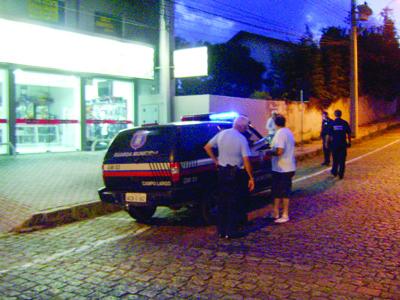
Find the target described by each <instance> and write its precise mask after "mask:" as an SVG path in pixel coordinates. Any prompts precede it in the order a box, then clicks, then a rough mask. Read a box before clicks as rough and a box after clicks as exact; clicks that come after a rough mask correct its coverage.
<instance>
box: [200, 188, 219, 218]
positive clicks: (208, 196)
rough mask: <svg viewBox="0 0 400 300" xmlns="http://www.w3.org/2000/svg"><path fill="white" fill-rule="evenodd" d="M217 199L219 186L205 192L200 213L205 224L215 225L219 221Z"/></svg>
mask: <svg viewBox="0 0 400 300" xmlns="http://www.w3.org/2000/svg"><path fill="white" fill-rule="evenodd" d="M217 200H218V190H217V188H212V189H211V190H209V191H207V192H205V193H203V196H202V199H201V203H200V215H201V220H202V222H203V223H204V224H205V225H213V224H216V223H217V213H218V210H217Z"/></svg>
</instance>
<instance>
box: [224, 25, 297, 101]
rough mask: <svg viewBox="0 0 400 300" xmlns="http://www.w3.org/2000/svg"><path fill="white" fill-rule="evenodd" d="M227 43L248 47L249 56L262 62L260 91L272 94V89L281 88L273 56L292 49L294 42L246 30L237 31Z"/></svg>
mask: <svg viewBox="0 0 400 300" xmlns="http://www.w3.org/2000/svg"><path fill="white" fill-rule="evenodd" d="M228 43H235V44H239V45H242V46H245V47H247V48H249V49H250V56H251V57H252V58H253V59H255V60H256V61H258V62H261V63H263V64H264V66H265V69H266V71H265V72H264V74H263V75H262V77H263V80H264V83H263V84H262V86H261V91H264V92H269V93H270V94H272V91H273V89H280V88H282V81H281V79H280V77H279V70H277V69H276V68H275V66H274V58H275V57H278V56H280V55H282V54H283V53H287V52H290V51H291V50H293V48H294V47H295V44H293V43H290V42H287V41H282V40H278V39H275V38H270V37H267V36H263V35H259V34H255V33H250V32H247V31H240V32H238V33H237V34H236V35H235V36H233V37H232V39H230V40H229V41H228Z"/></svg>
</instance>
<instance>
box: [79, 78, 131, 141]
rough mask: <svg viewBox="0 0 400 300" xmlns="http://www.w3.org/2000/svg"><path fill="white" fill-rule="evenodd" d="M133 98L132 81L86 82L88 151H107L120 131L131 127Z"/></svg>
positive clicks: (97, 80) (95, 80)
mask: <svg viewBox="0 0 400 300" xmlns="http://www.w3.org/2000/svg"><path fill="white" fill-rule="evenodd" d="M133 96H134V84H133V82H131V81H119V80H109V79H101V78H95V79H87V80H86V81H85V103H86V141H87V147H91V148H93V149H102V148H105V147H106V146H107V144H108V142H109V141H110V140H111V139H112V138H113V137H114V136H115V135H116V134H117V133H118V132H119V131H120V130H122V129H125V128H129V127H132V124H133V99H134V98H133Z"/></svg>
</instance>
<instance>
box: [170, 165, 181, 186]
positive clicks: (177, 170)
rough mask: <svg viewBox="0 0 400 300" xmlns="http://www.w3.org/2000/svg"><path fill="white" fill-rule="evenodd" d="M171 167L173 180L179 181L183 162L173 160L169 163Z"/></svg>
mask: <svg viewBox="0 0 400 300" xmlns="http://www.w3.org/2000/svg"><path fill="white" fill-rule="evenodd" d="M169 166H170V169H171V179H172V182H174V183H177V182H179V180H180V179H181V164H180V163H178V162H172V163H170V164H169Z"/></svg>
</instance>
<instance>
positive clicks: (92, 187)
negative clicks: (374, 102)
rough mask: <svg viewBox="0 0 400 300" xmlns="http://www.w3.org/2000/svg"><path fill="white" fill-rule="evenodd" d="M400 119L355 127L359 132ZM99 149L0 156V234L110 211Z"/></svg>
mask: <svg viewBox="0 0 400 300" xmlns="http://www.w3.org/2000/svg"><path fill="white" fill-rule="evenodd" d="M398 124H400V118H395V119H391V120H386V121H383V122H380V123H376V124H371V125H368V126H363V127H361V128H360V133H361V135H362V136H368V135H370V134H373V133H375V132H379V131H382V130H385V129H386V128H388V127H393V126H396V125H398ZM319 153H321V144H320V141H314V142H311V143H307V144H303V145H298V147H296V157H297V159H299V160H301V159H304V158H306V157H309V156H313V155H316V154H319ZM104 154H105V152H104V151H97V152H72V153H71V152H69V153H43V154H24V155H16V156H0V233H1V232H7V231H12V230H14V231H19V230H23V229H24V228H36V227H38V226H39V227H40V226H44V225H49V224H50V225H54V224H63V223H67V222H71V221H75V220H81V219H85V218H90V217H94V216H98V215H101V214H105V213H108V212H111V211H115V210H117V209H118V208H117V207H114V206H112V205H105V204H102V203H101V202H100V201H99V198H98V195H97V189H98V188H99V187H101V186H102V185H103V183H102V178H101V163H102V159H103V156H104Z"/></svg>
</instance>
